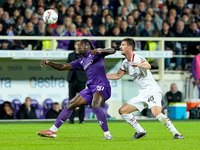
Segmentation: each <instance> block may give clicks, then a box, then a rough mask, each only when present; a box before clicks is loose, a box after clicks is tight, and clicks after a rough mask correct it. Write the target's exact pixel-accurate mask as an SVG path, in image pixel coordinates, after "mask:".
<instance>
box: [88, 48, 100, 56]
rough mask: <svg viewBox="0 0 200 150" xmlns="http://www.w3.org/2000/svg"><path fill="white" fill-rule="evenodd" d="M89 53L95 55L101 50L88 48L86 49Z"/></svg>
mask: <svg viewBox="0 0 200 150" xmlns="http://www.w3.org/2000/svg"><path fill="white" fill-rule="evenodd" d="M88 52H89V53H90V54H91V55H95V54H99V53H101V50H97V49H94V50H90V51H88Z"/></svg>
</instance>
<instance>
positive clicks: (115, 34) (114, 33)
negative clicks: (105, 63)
mask: <svg viewBox="0 0 200 150" xmlns="http://www.w3.org/2000/svg"><path fill="white" fill-rule="evenodd" d="M119 35H120V28H119V27H118V26H115V27H114V28H113V29H112V33H111V36H113V37H118V36H119ZM120 45H121V41H117V40H113V41H112V48H114V49H116V50H119V47H120Z"/></svg>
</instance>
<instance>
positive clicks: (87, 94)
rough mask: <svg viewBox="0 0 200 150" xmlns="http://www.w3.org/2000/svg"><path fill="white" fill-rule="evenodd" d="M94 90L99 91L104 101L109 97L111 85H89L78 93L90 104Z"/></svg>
mask: <svg viewBox="0 0 200 150" xmlns="http://www.w3.org/2000/svg"><path fill="white" fill-rule="evenodd" d="M95 92H101V93H102V94H103V96H104V98H105V101H106V100H108V99H109V98H110V95H111V87H110V86H101V85H90V86H89V87H88V88H87V89H84V90H82V91H81V92H80V95H81V96H82V97H83V98H84V99H85V100H86V102H87V103H88V104H89V105H91V102H92V99H93V95H94V93H95Z"/></svg>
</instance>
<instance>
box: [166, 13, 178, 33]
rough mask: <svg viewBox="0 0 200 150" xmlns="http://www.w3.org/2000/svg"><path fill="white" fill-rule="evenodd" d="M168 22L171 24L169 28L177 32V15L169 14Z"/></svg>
mask: <svg viewBox="0 0 200 150" xmlns="http://www.w3.org/2000/svg"><path fill="white" fill-rule="evenodd" d="M167 22H168V24H169V26H170V28H169V30H170V31H171V32H175V30H176V20H175V17H174V16H169V17H168V19H167Z"/></svg>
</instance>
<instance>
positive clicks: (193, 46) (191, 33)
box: [187, 22, 200, 62]
mask: <svg viewBox="0 0 200 150" xmlns="http://www.w3.org/2000/svg"><path fill="white" fill-rule="evenodd" d="M187 36H188V37H193V38H199V37H200V34H198V32H197V23H196V22H191V23H190V27H189V29H188V30H187ZM199 45H200V42H192V41H190V42H189V44H188V50H187V54H189V55H191V54H192V55H197V54H198V53H199ZM190 62H191V61H190Z"/></svg>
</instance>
